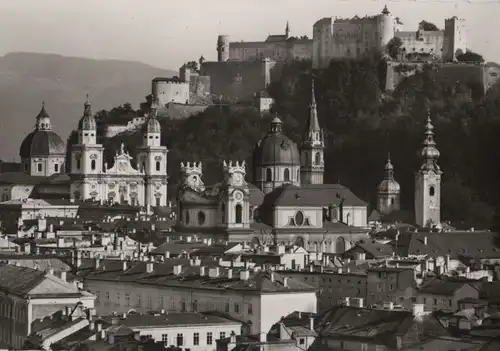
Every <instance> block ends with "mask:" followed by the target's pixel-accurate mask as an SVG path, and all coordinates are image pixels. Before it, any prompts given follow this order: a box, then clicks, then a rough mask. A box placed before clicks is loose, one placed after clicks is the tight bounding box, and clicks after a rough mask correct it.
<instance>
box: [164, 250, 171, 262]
mask: <svg viewBox="0 0 500 351" xmlns="http://www.w3.org/2000/svg"><path fill="white" fill-rule="evenodd" d="M164 257H165V260H168V259H169V258H170V251H165V254H164Z"/></svg>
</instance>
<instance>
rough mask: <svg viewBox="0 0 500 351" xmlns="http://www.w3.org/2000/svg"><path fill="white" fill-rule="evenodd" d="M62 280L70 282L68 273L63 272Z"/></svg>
mask: <svg viewBox="0 0 500 351" xmlns="http://www.w3.org/2000/svg"><path fill="white" fill-rule="evenodd" d="M61 279H62V280H64V281H67V280H68V278H67V274H66V272H63V271H61Z"/></svg>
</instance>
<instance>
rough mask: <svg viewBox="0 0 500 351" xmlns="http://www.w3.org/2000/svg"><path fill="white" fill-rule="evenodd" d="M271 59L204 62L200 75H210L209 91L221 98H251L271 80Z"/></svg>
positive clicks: (273, 63)
mask: <svg viewBox="0 0 500 351" xmlns="http://www.w3.org/2000/svg"><path fill="white" fill-rule="evenodd" d="M275 66H276V63H275V62H272V61H227V62H204V63H203V64H202V65H201V75H202V76H209V77H210V85H211V87H210V91H211V93H212V94H214V95H216V96H222V98H223V99H230V100H242V99H252V100H253V96H254V94H255V93H256V92H260V91H262V90H264V89H265V88H266V87H267V85H268V84H269V83H270V82H271V79H272V78H276V77H274V76H273V72H272V71H273V69H274V67H275Z"/></svg>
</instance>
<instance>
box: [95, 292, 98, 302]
mask: <svg viewBox="0 0 500 351" xmlns="http://www.w3.org/2000/svg"><path fill="white" fill-rule="evenodd" d="M95 301H96V302H97V303H99V291H96V292H95Z"/></svg>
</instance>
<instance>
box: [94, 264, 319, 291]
mask: <svg viewBox="0 0 500 351" xmlns="http://www.w3.org/2000/svg"><path fill="white" fill-rule="evenodd" d="M179 261H180V260H175V259H174V260H167V261H166V262H165V263H153V271H152V272H151V273H147V272H146V267H147V264H148V263H147V262H129V265H130V268H128V269H127V270H126V271H125V272H124V271H123V270H122V263H121V262H120V261H116V262H113V263H112V262H109V265H108V264H106V266H105V268H101V269H99V270H97V271H92V272H90V273H89V274H88V275H87V276H86V277H85V279H88V280H104V281H117V282H134V283H136V284H152V285H159V286H172V287H183V286H185V287H189V288H192V289H203V290H206V289H209V290H244V291H248V292H249V293H273V292H281V293H286V292H298V291H301V292H314V291H315V290H316V289H315V288H313V287H312V286H310V285H308V284H306V283H302V282H300V281H297V280H295V279H288V280H287V286H284V279H285V278H284V277H283V276H281V275H280V274H277V273H272V272H267V271H258V272H251V271H250V272H249V277H248V279H247V280H241V279H240V271H242V269H232V270H231V272H232V278H229V277H228V271H229V269H226V268H222V267H218V268H219V272H220V273H219V276H218V277H214V278H211V277H209V276H208V274H209V267H208V266H207V265H206V264H211V265H212V268H215V267H217V262H215V261H213V260H212V261H210V262H207V263H206V264H205V263H202V265H203V266H204V267H205V271H206V272H205V275H204V276H200V271H201V267H200V266H191V265H188V264H184V265H182V270H181V273H180V274H179V275H175V274H174V273H173V268H174V265H177V264H179Z"/></svg>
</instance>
